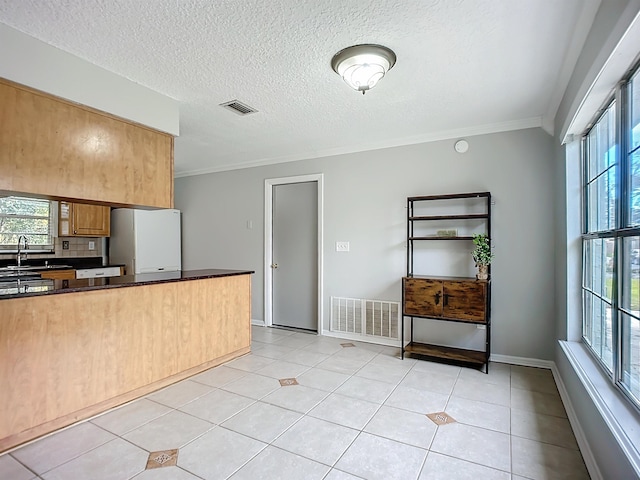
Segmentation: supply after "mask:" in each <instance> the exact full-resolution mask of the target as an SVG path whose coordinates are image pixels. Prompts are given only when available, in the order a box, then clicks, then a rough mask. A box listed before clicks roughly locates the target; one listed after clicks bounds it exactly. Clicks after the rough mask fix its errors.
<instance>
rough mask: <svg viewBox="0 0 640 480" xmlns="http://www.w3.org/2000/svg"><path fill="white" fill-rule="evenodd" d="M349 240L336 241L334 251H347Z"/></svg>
mask: <svg viewBox="0 0 640 480" xmlns="http://www.w3.org/2000/svg"><path fill="white" fill-rule="evenodd" d="M348 251H349V242H336V252H348Z"/></svg>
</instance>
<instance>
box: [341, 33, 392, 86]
mask: <svg viewBox="0 0 640 480" xmlns="http://www.w3.org/2000/svg"><path fill="white" fill-rule="evenodd" d="M395 63H396V54H395V53H393V51H391V50H390V49H388V48H387V47H383V46H382V45H372V44H365V45H354V46H353V47H347V48H345V49H344V50H340V51H339V52H338V53H336V54H335V55H334V56H333V59H332V60H331V67H332V68H333V70H334V71H335V72H336V73H337V74H338V75H340V76H341V77H342V78H343V80H344V81H345V82H346V83H347V85H349V86H350V87H351V88H353V89H354V90H357V91H359V92H362V93H363V94H364V93H365V92H366V91H367V90H369V89H371V88H373V87H375V86H376V84H377V83H378V81H379V80H380V79H381V78H382V77H384V76H385V74H386V73H387V72H388V71H389V70H391V68H392V67H393V66H394V65H395Z"/></svg>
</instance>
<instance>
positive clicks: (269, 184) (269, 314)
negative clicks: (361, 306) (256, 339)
mask: <svg viewBox="0 0 640 480" xmlns="http://www.w3.org/2000/svg"><path fill="white" fill-rule="evenodd" d="M304 182H316V183H317V186H318V189H317V190H318V212H317V215H318V219H317V221H318V242H317V243H318V252H317V257H318V335H322V334H323V331H324V328H323V324H324V321H323V320H324V317H323V305H324V301H323V300H324V299H323V283H322V278H323V273H324V272H323V255H322V252H323V250H324V249H323V243H322V238H323V234H322V229H323V223H324V218H323V205H324V174H323V173H313V174H309V175H297V176H292V177H280V178H267V179H265V181H264V260H265V261H264V324H265V326H267V327H270V326H271V325H273V269H272V268H271V264H272V263H273V187H274V186H276V185H287V184H291V183H304Z"/></svg>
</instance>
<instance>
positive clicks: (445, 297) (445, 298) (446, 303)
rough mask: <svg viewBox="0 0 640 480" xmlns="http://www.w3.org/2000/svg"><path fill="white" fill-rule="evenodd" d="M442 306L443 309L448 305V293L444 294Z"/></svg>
mask: <svg viewBox="0 0 640 480" xmlns="http://www.w3.org/2000/svg"><path fill="white" fill-rule="evenodd" d="M442 305H444V306H445V307H446V306H447V305H449V294H448V293H445V294H444V302H443V303H442Z"/></svg>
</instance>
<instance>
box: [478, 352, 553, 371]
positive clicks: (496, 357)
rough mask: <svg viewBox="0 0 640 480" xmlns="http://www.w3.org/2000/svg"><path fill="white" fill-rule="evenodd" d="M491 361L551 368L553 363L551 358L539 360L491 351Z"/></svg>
mask: <svg viewBox="0 0 640 480" xmlns="http://www.w3.org/2000/svg"><path fill="white" fill-rule="evenodd" d="M489 361H491V362H498V363H508V364H510V365H522V366H524V367H537V368H546V369H548V370H551V369H553V367H554V363H553V362H552V361H551V360H540V359H539V358H527V357H514V356H512V355H500V354H496V353H492V354H491V357H490V358H489Z"/></svg>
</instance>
